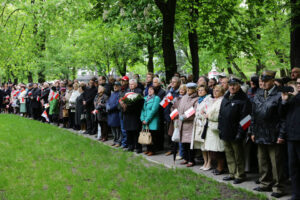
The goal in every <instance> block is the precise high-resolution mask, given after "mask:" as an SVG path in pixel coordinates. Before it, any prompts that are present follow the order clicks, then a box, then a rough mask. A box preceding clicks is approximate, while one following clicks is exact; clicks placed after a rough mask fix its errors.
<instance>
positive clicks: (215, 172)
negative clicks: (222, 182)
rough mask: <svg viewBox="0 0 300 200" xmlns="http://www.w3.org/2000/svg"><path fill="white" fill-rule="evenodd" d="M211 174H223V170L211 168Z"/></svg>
mask: <svg viewBox="0 0 300 200" xmlns="http://www.w3.org/2000/svg"><path fill="white" fill-rule="evenodd" d="M213 174H214V175H216V176H218V175H221V174H224V170H222V171H219V170H217V169H215V170H213Z"/></svg>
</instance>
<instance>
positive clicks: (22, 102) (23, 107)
mask: <svg viewBox="0 0 300 200" xmlns="http://www.w3.org/2000/svg"><path fill="white" fill-rule="evenodd" d="M25 88H26V87H25V85H21V92H20V94H19V96H18V99H19V101H20V113H21V115H22V116H23V115H24V113H26V111H27V110H26V99H25V97H26V93H27V91H26V89H25Z"/></svg>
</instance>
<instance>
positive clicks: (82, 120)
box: [75, 83, 86, 133]
mask: <svg viewBox="0 0 300 200" xmlns="http://www.w3.org/2000/svg"><path fill="white" fill-rule="evenodd" d="M78 91H79V93H80V95H79V96H78V97H77V98H76V105H75V126H76V127H78V128H80V133H83V132H84V131H85V130H86V109H85V105H84V103H83V102H84V99H85V93H86V84H85V83H81V84H80V85H79V89H78Z"/></svg>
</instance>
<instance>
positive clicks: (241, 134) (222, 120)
mask: <svg viewBox="0 0 300 200" xmlns="http://www.w3.org/2000/svg"><path fill="white" fill-rule="evenodd" d="M241 83H242V81H241V80H240V79H239V78H237V77H234V76H232V77H231V78H230V80H229V82H228V84H229V92H227V93H226V94H225V96H224V98H223V100H222V103H221V109H220V114H219V124H218V129H219V130H220V138H221V139H222V140H224V145H225V154H226V159H227V164H228V169H229V176H227V177H225V178H223V180H225V181H229V180H234V182H233V183H234V184H239V183H242V182H243V180H244V179H245V177H246V174H245V160H244V147H243V139H244V138H245V136H246V129H243V128H242V127H241V125H240V121H241V120H243V119H244V118H245V117H246V116H247V115H249V114H250V112H251V103H250V101H249V99H248V97H247V95H246V94H245V93H244V92H243V91H242V89H241Z"/></svg>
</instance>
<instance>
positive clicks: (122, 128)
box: [119, 113, 128, 147]
mask: <svg viewBox="0 0 300 200" xmlns="http://www.w3.org/2000/svg"><path fill="white" fill-rule="evenodd" d="M119 115H120V122H121V132H122V147H127V146H128V145H127V133H126V130H124V122H123V119H122V114H121V113H120V114H119Z"/></svg>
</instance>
